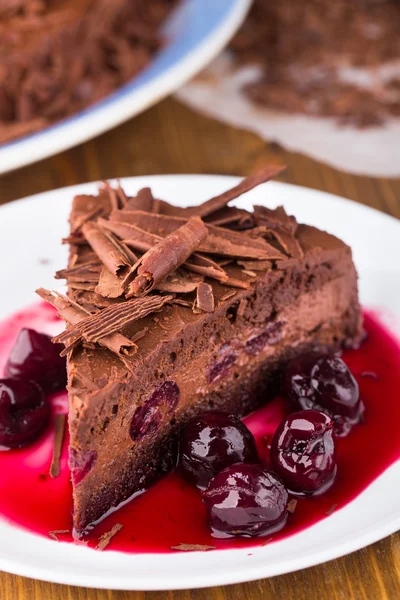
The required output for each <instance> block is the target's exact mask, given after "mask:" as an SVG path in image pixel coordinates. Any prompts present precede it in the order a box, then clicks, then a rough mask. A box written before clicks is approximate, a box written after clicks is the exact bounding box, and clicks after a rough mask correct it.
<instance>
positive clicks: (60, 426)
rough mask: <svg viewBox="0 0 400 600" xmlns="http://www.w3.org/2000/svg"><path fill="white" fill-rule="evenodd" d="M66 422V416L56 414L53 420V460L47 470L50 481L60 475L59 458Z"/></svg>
mask: <svg viewBox="0 0 400 600" xmlns="http://www.w3.org/2000/svg"><path fill="white" fill-rule="evenodd" d="M66 420H67V416H66V415H64V414H57V415H56V416H55V418H54V446H53V458H52V459H51V465H50V470H49V473H50V477H51V478H52V479H54V478H55V477H58V476H59V475H60V458H61V450H62V445H63V441H64V433H65V422H66Z"/></svg>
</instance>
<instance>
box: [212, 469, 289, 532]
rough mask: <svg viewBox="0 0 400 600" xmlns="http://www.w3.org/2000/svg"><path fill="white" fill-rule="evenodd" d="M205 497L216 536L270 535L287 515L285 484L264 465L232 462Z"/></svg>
mask: <svg viewBox="0 0 400 600" xmlns="http://www.w3.org/2000/svg"><path fill="white" fill-rule="evenodd" d="M202 498H203V502H204V504H205V506H206V509H207V513H208V518H209V522H210V526H211V528H212V530H213V533H214V536H215V537H230V536H245V537H253V536H261V535H267V534H270V533H273V532H275V531H279V530H280V529H282V528H283V527H284V525H285V523H286V520H287V516H288V513H287V505H288V493H287V490H286V488H285V486H284V485H283V483H282V482H281V481H280V479H279V478H278V476H277V475H275V474H274V473H272V472H271V471H269V470H268V469H267V468H265V467H262V466H261V465H248V464H243V463H242V464H240V463H239V464H236V465H231V466H230V467H228V468H227V469H224V470H223V471H221V473H219V474H218V475H216V477H214V479H212V480H211V481H210V483H209V485H208V488H207V489H206V491H205V492H203V493H202Z"/></svg>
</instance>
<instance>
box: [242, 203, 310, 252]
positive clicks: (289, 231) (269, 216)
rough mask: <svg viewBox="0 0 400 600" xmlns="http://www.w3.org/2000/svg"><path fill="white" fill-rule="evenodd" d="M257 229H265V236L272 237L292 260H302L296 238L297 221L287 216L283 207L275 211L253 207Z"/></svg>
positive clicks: (263, 207) (262, 207)
mask: <svg viewBox="0 0 400 600" xmlns="http://www.w3.org/2000/svg"><path fill="white" fill-rule="evenodd" d="M254 217H255V219H256V223H257V225H258V228H257V229H260V230H261V228H265V230H264V232H265V234H270V235H272V236H273V237H274V238H275V239H276V241H277V242H278V244H280V246H281V247H282V248H283V250H284V251H285V252H286V254H288V255H289V256H291V257H292V258H298V259H300V258H303V256H304V253H303V250H302V248H301V246H300V244H299V241H298V240H297V238H296V231H297V227H298V224H297V221H296V219H295V218H294V217H292V216H289V215H288V214H287V213H286V211H285V209H284V208H283V206H278V207H277V208H275V209H270V208H267V207H266V206H254Z"/></svg>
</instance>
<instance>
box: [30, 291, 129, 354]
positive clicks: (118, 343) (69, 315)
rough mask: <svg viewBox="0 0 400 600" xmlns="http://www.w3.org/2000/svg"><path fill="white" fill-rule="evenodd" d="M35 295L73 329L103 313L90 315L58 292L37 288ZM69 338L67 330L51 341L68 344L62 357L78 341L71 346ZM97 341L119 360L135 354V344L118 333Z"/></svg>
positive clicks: (73, 341) (102, 337)
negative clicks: (52, 308) (50, 306)
mask: <svg viewBox="0 0 400 600" xmlns="http://www.w3.org/2000/svg"><path fill="white" fill-rule="evenodd" d="M36 293H37V294H38V296H40V297H41V298H42V299H43V300H45V301H46V302H48V303H49V304H51V305H52V306H54V308H56V309H57V314H58V316H59V317H61V318H62V319H64V321H65V322H66V323H67V324H68V325H69V326H72V327H73V328H74V327H75V326H77V325H79V324H80V323H83V322H85V320H86V319H89V318H91V317H92V316H97V314H101V313H102V312H104V311H100V313H95V315H92V314H91V313H90V312H89V311H87V310H86V309H84V308H83V307H82V306H80V305H79V304H77V303H76V302H74V301H73V300H71V299H70V298H67V297H66V296H63V295H62V294H59V293H58V292H50V291H49V290H45V289H43V288H39V289H38V290H36ZM105 310H107V309H105ZM71 338H72V335H70V334H69V330H68V329H67V330H66V331H64V332H63V333H62V334H61V335H59V336H57V337H55V338H54V339H53V341H54V342H59V341H60V342H62V343H64V344H67V343H68V346H66V348H65V350H64V351H63V352H62V355H65V354H67V353H68V351H69V350H72V349H73V348H74V347H75V346H76V344H77V343H78V341H79V338H78V339H72V344H71V343H70V342H71ZM88 341H89V340H88ZM97 341H98V343H99V344H100V345H101V346H104V347H105V348H108V350H111V352H113V353H114V354H116V355H117V356H118V357H119V358H124V357H126V356H133V355H134V354H136V352H137V346H136V344H135V343H133V342H132V341H131V340H129V339H128V338H126V337H125V336H123V335H121V334H119V333H113V334H111V335H108V334H105V333H104V334H103V335H101V337H99V338H98V340H97Z"/></svg>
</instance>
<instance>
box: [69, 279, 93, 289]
mask: <svg viewBox="0 0 400 600" xmlns="http://www.w3.org/2000/svg"><path fill="white" fill-rule="evenodd" d="M68 288H69V289H70V290H85V291H87V292H94V290H95V289H96V285H95V284H94V283H81V282H78V281H68Z"/></svg>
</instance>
